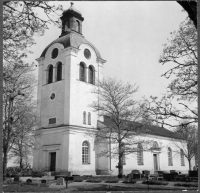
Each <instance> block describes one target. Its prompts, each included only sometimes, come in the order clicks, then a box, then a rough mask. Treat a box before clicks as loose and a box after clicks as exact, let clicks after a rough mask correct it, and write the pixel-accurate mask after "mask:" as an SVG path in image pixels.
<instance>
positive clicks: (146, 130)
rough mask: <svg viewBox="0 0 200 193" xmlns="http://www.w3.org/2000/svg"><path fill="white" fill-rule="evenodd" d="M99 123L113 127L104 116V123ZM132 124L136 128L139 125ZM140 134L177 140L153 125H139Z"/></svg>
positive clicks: (109, 120) (171, 134)
mask: <svg viewBox="0 0 200 193" xmlns="http://www.w3.org/2000/svg"><path fill="white" fill-rule="evenodd" d="M99 122H100V123H102V124H104V125H105V126H107V127H113V126H114V122H113V121H112V120H111V119H110V118H109V117H107V116H104V122H101V121H99ZM127 122H128V121H127ZM130 123H131V122H130ZM132 123H134V122H132ZM134 124H136V125H138V126H140V125H141V124H139V123H134ZM141 133H143V134H149V135H157V136H161V137H168V138H174V139H178V138H179V137H178V136H177V135H176V134H175V133H174V132H172V131H170V130H168V129H165V128H163V127H158V126H153V125H146V126H143V127H142V125H141Z"/></svg>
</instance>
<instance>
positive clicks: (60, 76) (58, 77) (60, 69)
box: [57, 62, 62, 81]
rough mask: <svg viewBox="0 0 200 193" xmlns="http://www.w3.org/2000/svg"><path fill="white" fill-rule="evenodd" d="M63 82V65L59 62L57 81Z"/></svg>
mask: <svg viewBox="0 0 200 193" xmlns="http://www.w3.org/2000/svg"><path fill="white" fill-rule="evenodd" d="M59 80H62V63H61V62H59V63H58V65H57V81H59Z"/></svg>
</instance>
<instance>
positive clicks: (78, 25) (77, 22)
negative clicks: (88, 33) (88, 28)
mask: <svg viewBox="0 0 200 193" xmlns="http://www.w3.org/2000/svg"><path fill="white" fill-rule="evenodd" d="M76 31H77V32H79V33H80V32H81V30H80V22H79V21H78V20H76Z"/></svg>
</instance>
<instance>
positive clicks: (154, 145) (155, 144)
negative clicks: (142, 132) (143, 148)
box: [152, 141, 159, 149]
mask: <svg viewBox="0 0 200 193" xmlns="http://www.w3.org/2000/svg"><path fill="white" fill-rule="evenodd" d="M152 147H153V148H154V149H158V148H159V146H158V142H157V141H154V142H153V146H152Z"/></svg>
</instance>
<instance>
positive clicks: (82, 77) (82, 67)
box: [79, 62, 85, 82]
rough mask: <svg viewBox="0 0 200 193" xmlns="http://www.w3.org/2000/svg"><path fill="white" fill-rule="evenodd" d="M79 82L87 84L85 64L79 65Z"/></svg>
mask: <svg viewBox="0 0 200 193" xmlns="http://www.w3.org/2000/svg"><path fill="white" fill-rule="evenodd" d="M79 80H80V81H84V82H85V65H84V63H83V62H81V63H80V65H79Z"/></svg>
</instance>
